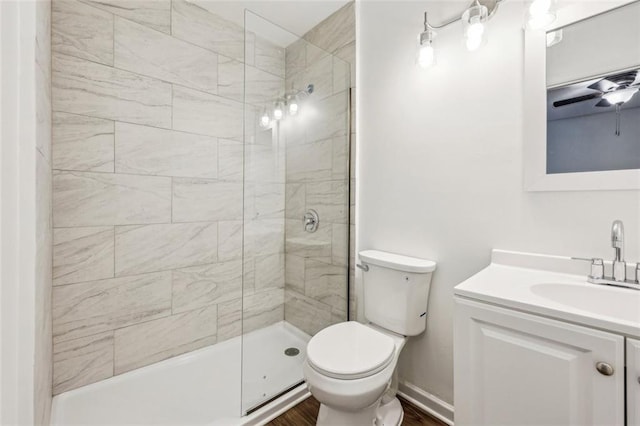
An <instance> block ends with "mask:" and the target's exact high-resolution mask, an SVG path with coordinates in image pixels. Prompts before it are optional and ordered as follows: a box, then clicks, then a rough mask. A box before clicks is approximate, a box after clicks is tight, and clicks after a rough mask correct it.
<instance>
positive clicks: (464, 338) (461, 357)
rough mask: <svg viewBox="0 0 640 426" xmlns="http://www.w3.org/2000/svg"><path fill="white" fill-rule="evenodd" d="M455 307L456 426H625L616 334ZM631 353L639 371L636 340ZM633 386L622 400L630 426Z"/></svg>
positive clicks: (491, 309) (467, 305) (463, 303)
mask: <svg viewBox="0 0 640 426" xmlns="http://www.w3.org/2000/svg"><path fill="white" fill-rule="evenodd" d="M455 303H456V314H455V332H454V349H455V351H454V352H455V355H454V364H455V367H454V372H455V373H454V377H455V384H454V390H455V401H454V403H455V424H456V426H466V425H580V426H588V425H608V426H614V425H616V426H623V425H624V424H625V368H624V366H625V360H624V356H625V341H624V337H623V336H620V335H617V334H614V333H609V332H604V331H599V330H595V329H591V328H588V327H583V326H577V325H573V324H570V323H566V322H563V321H558V320H553V319H549V318H545V317H543V316H538V315H532V314H527V313H523V312H519V311H517V310H512V309H506V308H501V307H497V306H494V305H492V304H488V303H482V302H476V301H472V300H468V299H465V298H461V297H456V300H455ZM634 348H635V349H631V350H630V351H631V352H629V353H628V355H627V356H629V354H631V355H632V356H634V357H635V362H636V365H635V368H636V370H638V368H640V342H635V346H634ZM597 363H603V364H600V367H601V370H602V371H603V372H599V371H598V370H597V369H596V364H597ZM609 367H610V368H611V369H612V371H606V370H607V369H608V368H609ZM608 373H611V374H610V375H607V374H608ZM636 375H638V374H637V371H636ZM639 387H640V386H636V387H635V388H634V389H635V393H633V392H629V395H628V397H630V398H635V403H634V404H630V405H633V406H634V407H635V408H630V409H631V410H635V411H634V413H631V414H629V418H630V419H631V418H635V421H636V423H629V424H630V425H631V424H633V425H634V426H636V425H639V424H638V423H637V421H638V418H639V417H638V413H639V412H640V408H638V407H639V405H640V401H639V398H640V390H639V389H638V388H639Z"/></svg>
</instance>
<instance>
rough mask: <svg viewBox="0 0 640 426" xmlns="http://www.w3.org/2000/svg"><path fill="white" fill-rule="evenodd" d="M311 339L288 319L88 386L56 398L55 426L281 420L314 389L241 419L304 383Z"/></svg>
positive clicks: (208, 424)
mask: <svg viewBox="0 0 640 426" xmlns="http://www.w3.org/2000/svg"><path fill="white" fill-rule="evenodd" d="M309 338H310V337H309V335H307V334H305V333H304V332H302V331H300V330H299V329H297V328H296V327H294V326H292V325H291V324H289V323H287V322H285V321H282V322H279V323H276V324H273V325H270V326H268V327H265V328H263V329H260V330H256V331H253V332H251V333H247V334H245V335H244V336H243V337H240V336H238V337H235V338H233V339H230V340H227V341H224V342H221V343H218V344H216V345H213V346H209V347H207V348H203V349H199V350H197V351H193V352H189V353H187V354H184V355H180V356H177V357H174V358H170V359H168V360H165V361H162V362H159V363H156V364H152V365H149V366H147V367H143V368H140V369H137V370H133V371H130V372H128V373H125V374H121V375H118V376H115V377H112V378H109V379H107V380H103V381H100V382H97V383H93V384H90V385H87V386H83V387H81V388H78V389H74V390H72V391H69V392H65V393H62V394H60V395H57V396H56V397H55V398H54V399H53V409H52V414H51V424H52V425H54V426H72V425H78V426H79V425H83V426H93V425H103V426H105V425H109V426H120V425H122V426H124V425H206V426H218V425H220V426H222V425H225V426H227V425H242V424H252V423H259V422H256V419H257V418H258V417H260V416H262V417H263V418H264V417H265V415H266V416H269V415H271V416H273V415H275V414H277V412H278V411H283V410H284V409H286V408H288V407H289V406H292V405H294V404H295V403H297V402H298V401H299V400H302V399H304V398H305V397H306V396H308V393H307V391H306V387H305V386H304V385H301V386H299V387H297V388H295V390H293V391H292V392H291V393H289V394H288V395H284V396H282V397H281V398H279V399H278V400H276V401H274V402H273V403H270V404H267V405H266V406H265V407H264V408H261V409H259V410H257V411H256V412H255V413H252V414H251V415H249V416H244V417H241V413H242V412H243V411H244V410H246V409H247V408H251V407H255V406H257V405H259V404H261V403H263V402H265V401H268V400H269V399H270V398H272V397H273V396H275V395H277V394H278V393H280V392H282V391H283V390H285V389H287V388H289V387H291V386H294V385H296V384H297V383H299V382H300V381H301V380H302V361H303V360H304V357H305V356H306V353H305V349H306V345H307V342H308V340H309ZM243 345H244V351H243ZM289 347H296V348H299V349H300V353H299V354H298V355H296V356H287V355H285V354H284V350H285V349H286V348H289ZM243 369H244V374H243V371H242V370H243ZM241 383H242V387H241ZM243 402H244V403H243Z"/></svg>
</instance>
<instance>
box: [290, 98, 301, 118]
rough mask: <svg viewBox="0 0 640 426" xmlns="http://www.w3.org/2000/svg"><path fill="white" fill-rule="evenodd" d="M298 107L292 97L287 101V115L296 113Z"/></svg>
mask: <svg viewBox="0 0 640 426" xmlns="http://www.w3.org/2000/svg"><path fill="white" fill-rule="evenodd" d="M299 108H300V107H299V106H298V101H297V100H295V99H292V100H291V101H289V115H296V114H297V113H298V109H299Z"/></svg>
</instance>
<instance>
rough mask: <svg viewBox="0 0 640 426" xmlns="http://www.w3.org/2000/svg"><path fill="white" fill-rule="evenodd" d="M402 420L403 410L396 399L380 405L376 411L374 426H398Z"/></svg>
mask: <svg viewBox="0 0 640 426" xmlns="http://www.w3.org/2000/svg"><path fill="white" fill-rule="evenodd" d="M403 419H404V410H403V409H402V405H400V401H399V400H398V398H393V399H392V400H391V401H389V402H387V403H386V404H380V406H379V407H378V409H377V410H376V423H375V424H376V426H400V424H402V420H403Z"/></svg>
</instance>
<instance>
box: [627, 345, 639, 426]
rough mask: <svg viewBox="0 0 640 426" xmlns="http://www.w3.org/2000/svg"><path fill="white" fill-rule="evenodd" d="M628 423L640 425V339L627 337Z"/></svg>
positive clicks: (631, 425)
mask: <svg viewBox="0 0 640 426" xmlns="http://www.w3.org/2000/svg"><path fill="white" fill-rule="evenodd" d="M627 424H628V425H629V426H640V340H634V339H627Z"/></svg>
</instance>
